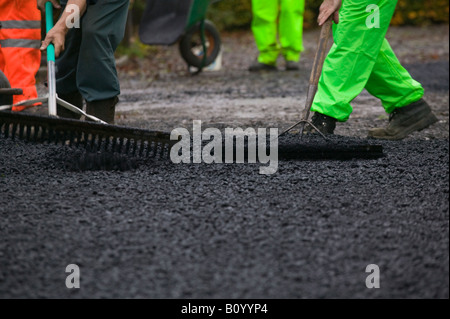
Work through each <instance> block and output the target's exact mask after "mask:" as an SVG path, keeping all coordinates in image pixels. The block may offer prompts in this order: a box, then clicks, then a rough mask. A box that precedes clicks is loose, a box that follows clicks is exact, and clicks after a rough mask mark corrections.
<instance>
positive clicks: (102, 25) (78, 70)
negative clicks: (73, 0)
mask: <svg viewBox="0 0 450 319" xmlns="http://www.w3.org/2000/svg"><path fill="white" fill-rule="evenodd" d="M65 2H67V1H65ZM65 2H64V1H61V4H62V5H65V4H66V3H65ZM128 5H129V0H98V1H97V2H96V4H88V6H87V10H86V12H85V14H84V15H83V17H82V18H81V22H80V28H72V29H70V30H69V32H68V33H67V36H66V43H65V50H64V51H63V53H62V54H61V55H60V56H59V58H57V59H56V65H57V74H56V89H57V93H58V94H69V93H73V92H76V91H79V92H80V93H81V95H82V96H83V97H84V98H85V99H86V101H88V102H92V101H98V100H104V99H109V98H112V97H115V96H117V95H119V94H120V85H119V80H118V78H117V70H116V64H115V58H114V52H115V50H116V49H117V46H118V45H119V43H120V41H122V39H123V36H124V33H125V24H126V19H127V13H128Z"/></svg>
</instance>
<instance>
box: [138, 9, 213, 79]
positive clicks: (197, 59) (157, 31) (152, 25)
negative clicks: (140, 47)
mask: <svg viewBox="0 0 450 319" xmlns="http://www.w3.org/2000/svg"><path fill="white" fill-rule="evenodd" d="M218 1H220V0H147V4H146V7H145V11H144V14H143V16H142V20H141V23H140V26H139V38H140V39H141V41H142V43H144V44H148V45H173V44H175V43H176V42H178V45H179V51H180V54H181V56H182V58H183V60H184V61H185V62H186V63H187V65H188V70H191V67H194V68H196V69H197V70H198V71H197V72H196V73H199V72H201V71H202V69H203V68H205V67H207V66H209V65H211V64H212V63H213V62H214V61H215V60H216V59H217V57H218V55H219V53H220V49H221V45H222V41H221V38H220V34H219V32H218V31H217V28H216V27H215V25H214V23H212V22H211V21H209V20H207V19H206V13H207V10H208V7H209V5H210V4H211V3H214V2H218ZM205 52H206V54H205Z"/></svg>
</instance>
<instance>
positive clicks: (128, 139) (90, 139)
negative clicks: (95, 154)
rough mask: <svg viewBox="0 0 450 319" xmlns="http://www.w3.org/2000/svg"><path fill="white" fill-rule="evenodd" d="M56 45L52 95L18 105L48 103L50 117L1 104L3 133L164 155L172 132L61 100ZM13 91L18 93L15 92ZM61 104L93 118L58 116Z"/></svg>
mask: <svg viewBox="0 0 450 319" xmlns="http://www.w3.org/2000/svg"><path fill="white" fill-rule="evenodd" d="M45 8H46V30H47V32H48V31H49V30H50V29H51V28H52V27H53V6H52V4H51V2H47V3H46V5H45ZM55 71H56V70H55V48H54V46H53V44H50V45H49V46H48V48H47V72H48V94H47V95H45V96H44V97H41V98H37V99H33V100H27V101H23V102H21V103H18V104H15V106H26V105H34V104H35V103H45V102H47V103H48V116H37V115H30V114H22V113H18V112H11V111H10V109H11V108H12V107H13V105H6V106H0V136H1V135H3V136H4V137H6V138H13V139H14V138H16V137H17V138H20V139H24V140H27V141H30V142H37V143H55V144H65V145H70V146H72V145H75V146H80V145H81V146H84V147H86V148H87V149H88V150H90V151H96V150H104V151H111V152H119V153H130V152H131V153H132V154H134V155H146V156H150V155H151V154H152V155H157V154H158V155H160V156H161V155H163V154H168V150H169V149H170V147H171V146H172V145H173V144H174V143H175V141H171V140H170V133H167V132H159V131H150V130H144V129H138V128H130V127H123V126H117V125H109V124H107V123H105V122H103V121H102V120H100V119H98V118H96V117H94V116H91V115H89V114H87V113H86V112H84V111H83V110H81V109H79V108H78V107H76V106H74V105H72V104H70V103H68V102H66V101H64V100H62V99H60V98H59V97H58V95H57V94H56V79H55ZM11 92H12V94H17V93H14V92H13V91H11ZM57 105H60V106H62V107H64V108H66V109H68V110H70V111H72V112H74V113H77V114H80V115H84V116H85V118H86V119H89V120H90V121H82V120H73V119H65V118H60V117H58V116H57Z"/></svg>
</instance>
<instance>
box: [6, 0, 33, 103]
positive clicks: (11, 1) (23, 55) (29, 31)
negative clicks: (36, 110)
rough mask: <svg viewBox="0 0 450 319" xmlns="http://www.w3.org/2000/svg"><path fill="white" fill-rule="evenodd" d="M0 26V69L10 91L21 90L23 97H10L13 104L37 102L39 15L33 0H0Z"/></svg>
mask: <svg viewBox="0 0 450 319" xmlns="http://www.w3.org/2000/svg"><path fill="white" fill-rule="evenodd" d="M0 24H1V27H0V69H1V70H2V71H3V73H5V75H6V77H7V78H8V80H9V82H10V84H11V87H13V88H20V89H22V90H23V95H16V96H14V103H18V102H20V101H23V100H28V99H34V98H37V96H38V95H37V90H36V78H35V77H36V73H37V71H38V70H39V66H40V64H41V52H40V50H39V48H40V44H41V12H40V11H39V10H38V9H37V4H36V0H0ZM22 109H23V107H22V108H17V107H15V108H13V110H14V111H21V110H22Z"/></svg>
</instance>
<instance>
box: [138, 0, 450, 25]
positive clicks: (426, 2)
mask: <svg viewBox="0 0 450 319" xmlns="http://www.w3.org/2000/svg"><path fill="white" fill-rule="evenodd" d="M321 3H322V0H306V9H305V29H309V28H312V27H315V26H316V23H315V21H316V19H317V13H318V11H319V7H320V4H321ZM144 7H145V0H134V7H133V11H134V14H133V15H134V17H135V19H134V21H135V22H138V21H140V16H141V15H142V11H143V9H144ZM208 18H209V19H210V20H212V21H214V23H215V24H216V25H217V27H218V28H219V29H220V30H227V31H231V30H236V29H248V28H249V27H250V24H251V19H252V13H251V0H222V1H219V2H217V3H214V4H212V5H211V6H210V8H209V12H208ZM448 22H449V0H399V1H398V5H397V10H396V12H395V15H394V17H393V19H392V24H393V25H428V24H436V23H448Z"/></svg>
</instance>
